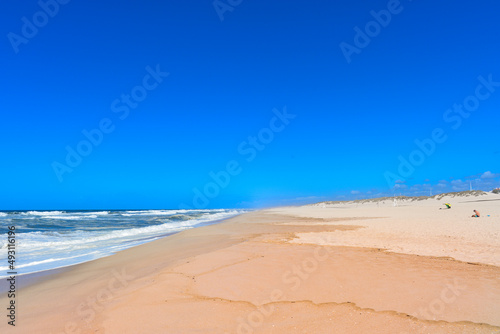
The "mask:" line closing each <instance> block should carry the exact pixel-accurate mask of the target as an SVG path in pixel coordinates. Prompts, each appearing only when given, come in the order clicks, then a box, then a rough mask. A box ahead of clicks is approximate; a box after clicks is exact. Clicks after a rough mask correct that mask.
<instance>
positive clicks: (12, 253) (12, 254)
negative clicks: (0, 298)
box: [7, 226, 17, 326]
mask: <svg viewBox="0 0 500 334" xmlns="http://www.w3.org/2000/svg"><path fill="white" fill-rule="evenodd" d="M7 264H8V268H9V269H8V270H9V271H7V275H11V276H9V277H8V278H7V282H9V291H8V292H7V297H8V298H9V307H7V318H8V319H9V320H10V321H8V322H7V323H8V324H9V325H11V326H16V275H17V271H16V227H15V226H9V232H7Z"/></svg>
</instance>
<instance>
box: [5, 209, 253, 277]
mask: <svg viewBox="0 0 500 334" xmlns="http://www.w3.org/2000/svg"><path fill="white" fill-rule="evenodd" d="M243 212H245V210H229V209H217V210H133V211H1V212H0V238H1V239H0V278H3V277H7V276H8V275H7V272H8V271H9V270H8V262H7V248H8V240H7V233H8V231H9V226H14V227H15V232H16V259H15V261H16V262H15V264H16V271H17V273H18V275H23V274H29V273H35V272H41V271H45V270H49V269H55V268H61V267H65V266H69V265H73V264H77V263H82V262H87V261H91V260H94V259H98V258H101V257H104V256H108V255H111V254H113V253H116V252H117V251H120V250H123V249H126V248H130V247H133V246H137V245H140V244H143V243H146V242H149V241H153V240H155V239H158V238H161V237H164V236H166V235H169V234H172V233H175V232H179V231H182V230H185V229H189V228H193V227H196V226H200V225H206V224H210V223H214V222H216V221H218V220H221V219H226V218H229V217H231V216H235V215H238V214H240V213H243Z"/></svg>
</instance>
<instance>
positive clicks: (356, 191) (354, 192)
mask: <svg viewBox="0 0 500 334" xmlns="http://www.w3.org/2000/svg"><path fill="white" fill-rule="evenodd" d="M359 193H360V191H359V190H352V191H351V194H352V195H357V194H359Z"/></svg>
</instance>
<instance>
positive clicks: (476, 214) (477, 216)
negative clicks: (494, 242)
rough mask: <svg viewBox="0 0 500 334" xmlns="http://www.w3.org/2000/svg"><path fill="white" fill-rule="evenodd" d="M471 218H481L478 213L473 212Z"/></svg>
mask: <svg viewBox="0 0 500 334" xmlns="http://www.w3.org/2000/svg"><path fill="white" fill-rule="evenodd" d="M472 217H475V218H479V217H481V215H480V214H479V211H477V210H474V214H473V215H472Z"/></svg>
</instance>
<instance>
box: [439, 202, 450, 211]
mask: <svg viewBox="0 0 500 334" xmlns="http://www.w3.org/2000/svg"><path fill="white" fill-rule="evenodd" d="M443 205H446V208H439V210H441V209H451V204H450V203H444V204H443Z"/></svg>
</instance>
